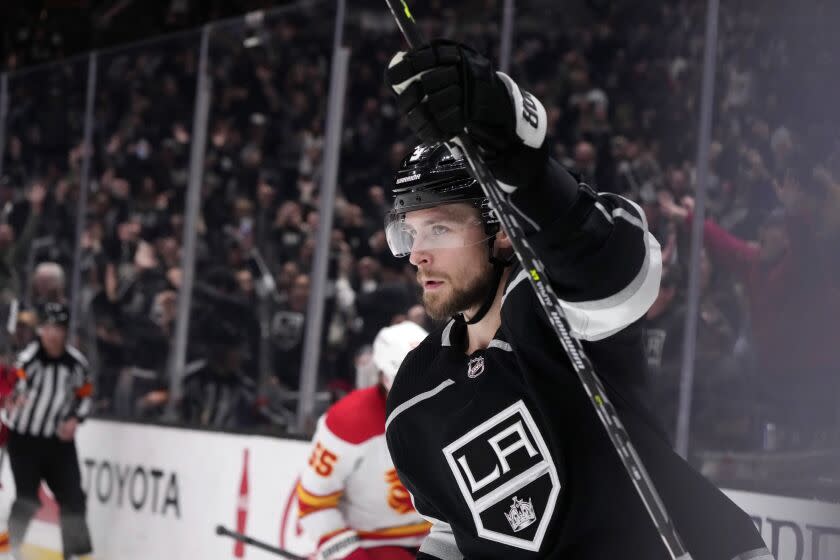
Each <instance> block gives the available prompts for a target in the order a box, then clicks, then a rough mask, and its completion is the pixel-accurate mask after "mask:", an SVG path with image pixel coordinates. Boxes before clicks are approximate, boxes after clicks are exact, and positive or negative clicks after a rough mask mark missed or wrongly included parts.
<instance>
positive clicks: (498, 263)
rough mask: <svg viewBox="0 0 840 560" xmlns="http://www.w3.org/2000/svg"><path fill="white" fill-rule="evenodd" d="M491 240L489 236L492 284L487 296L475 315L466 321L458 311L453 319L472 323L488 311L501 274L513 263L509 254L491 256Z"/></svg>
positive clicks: (494, 299)
mask: <svg viewBox="0 0 840 560" xmlns="http://www.w3.org/2000/svg"><path fill="white" fill-rule="evenodd" d="M493 241H494V238H493V237H491V238H490V239H489V245H490V257H489V258H490V263H492V265H493V284H492V286H491V288H490V290H489V291H488V292H487V296H486V297H485V298H484V303H482V304H481V307H479V308H478V311H476V313H475V315H474V316H473V318H472V319H470V320H469V321H467V320H466V319H465V318H464V314H463V313H458V314H457V315H454V316H453V317H452V318H453V319H455V320H456V321H457V322H459V323H464V324H465V325H474V324H476V323H478V322H479V321H481V320H482V319H483V318H484V316H485V315H487V312H488V311H490V307H492V306H493V302H494V301H496V293H497V292H498V291H499V283H500V282H501V281H502V275H503V274H504V272H505V269H506V268H507V267H509V266H510V265H512V264H513V259H514V258H515V257H514V256H511V257H510V258H508V259H506V260H505V259H499V258H496V257H494V256H493Z"/></svg>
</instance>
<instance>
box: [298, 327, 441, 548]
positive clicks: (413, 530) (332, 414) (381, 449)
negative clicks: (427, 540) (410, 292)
mask: <svg viewBox="0 0 840 560" xmlns="http://www.w3.org/2000/svg"><path fill="white" fill-rule="evenodd" d="M427 334H428V333H427V332H426V331H425V330H424V329H423V328H421V327H419V326H418V325H416V324H415V323H412V322H410V321H405V322H403V323H399V324H397V325H394V326H390V327H385V328H384V329H382V330H381V331H379V334H378V335H377V336H376V339H375V340H374V343H373V362H374V364H375V365H376V367H377V369H378V370H379V372H380V381H379V383H378V384H377V385H375V386H373V387H368V388H365V389H359V390H356V391H353V392H352V393H350V394H349V395H347V396H346V397H344V398H343V399H341V400H340V401H338V402H337V403H335V405H333V406H332V407H331V408H330V409H329V410H328V411H327V412H326V414H324V416H322V417H321V418H320V419H319V421H318V427H317V429H316V431H315V435H314V437H313V439H312V455H311V457H310V459H309V465H308V466H307V467H306V468H305V469H304V471H303V473H302V474H301V477H300V483H299V484H298V487H297V498H298V510H299V523H300V526H301V528H302V529H303V531H304V532H305V533H307V534H308V535H309V536H311V537H312V538H313V540H315V541H317V543H318V549H317V555H316V558H317V559H318V560H339V559H346V560H377V559H378V560H403V559H410V558H414V552H415V551H416V550H417V547H418V546H420V543H421V542H422V541H423V538H424V537H425V535H426V534H427V533H428V530H429V524H428V523H427V522H426V521H424V520H423V518H422V517H420V516H419V515H418V514H417V512H416V511H415V510H414V507H413V506H412V504H411V497H410V496H409V494H408V491H406V489H405V488H404V487H403V485H402V484H401V483H400V480H399V478H397V474H396V472H395V470H394V466H393V464H392V463H391V458H390V457H389V455H388V449H387V447H386V445H385V395H386V393H387V392H388V390H389V389H390V387H391V383H392V381H393V379H394V376H395V375H396V374H397V369H398V368H399V366H400V363H402V360H403V358H404V357H405V355H406V354H407V353H408V351H409V350H411V349H412V348H414V347H416V346H417V345H418V344H420V342H421V341H422V340H423V339H424V338H425V337H426V335H427Z"/></svg>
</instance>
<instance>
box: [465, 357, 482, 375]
mask: <svg viewBox="0 0 840 560" xmlns="http://www.w3.org/2000/svg"><path fill="white" fill-rule="evenodd" d="M482 373H484V356H478V357H476V358H473V359H472V360H470V363H469V364H467V377H469V378H470V379H475V378H476V377H478V376H479V375H481V374H482Z"/></svg>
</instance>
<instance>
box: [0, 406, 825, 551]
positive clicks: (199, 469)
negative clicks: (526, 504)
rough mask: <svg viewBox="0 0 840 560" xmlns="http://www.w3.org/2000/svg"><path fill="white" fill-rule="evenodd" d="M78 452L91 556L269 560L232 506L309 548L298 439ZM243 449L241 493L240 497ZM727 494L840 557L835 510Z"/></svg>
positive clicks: (41, 542) (251, 521)
mask: <svg viewBox="0 0 840 560" xmlns="http://www.w3.org/2000/svg"><path fill="white" fill-rule="evenodd" d="M78 447H79V460H80V462H81V470H82V481H83V484H84V487H85V490H86V491H87V494H88V520H89V522H90V526H91V531H92V533H93V540H94V546H95V548H96V551H95V552H96V558H97V560H148V559H149V558H154V559H156V560H182V559H188V560H190V559H196V560H198V559H201V560H232V559H234V558H247V559H253V560H263V559H264V560H268V559H276V558H277V556H274V555H272V554H270V553H267V552H263V551H260V550H258V549H256V548H253V547H247V548H246V549H245V550H244V555H240V554H237V551H236V550H235V548H234V542H233V541H232V540H231V539H229V538H223V537H218V536H216V535H215V527H216V525H219V524H222V525H225V526H226V527H228V528H230V529H234V530H235V529H236V528H237V512H238V510H239V509H240V506H241V510H243V511H246V512H247V514H246V515H247V518H246V522H245V527H244V530H245V532H246V533H247V534H248V535H250V536H252V537H254V538H257V539H259V540H262V541H265V542H268V543H269V544H271V545H273V546H279V545H280V543H281V536H280V534H281V530H282V529H281V525H282V524H283V520H284V514H286V518H287V520H290V522H287V523H286V527H285V535H284V538H283V545H284V547H285V548H286V549H287V550H289V551H290V552H295V553H297V554H301V555H305V554H306V553H308V552H310V551H311V544H310V543H306V542H303V541H301V540H300V539H299V538H296V536H295V531H294V516H295V512H294V511H293V510H292V511H290V512H287V511H286V507H287V504H288V503H289V502H290V497H291V493H292V491H293V488H294V485H295V481H296V478H297V473H298V472H299V470H300V468H301V467H302V466H303V465H304V464H305V462H306V459H307V454H308V444H307V443H306V442H303V441H294V440H283V439H277V438H268V437H262V436H245V435H232V434H223V433H214V432H205V431H197V430H185V429H177V428H164V427H158V426H146V425H142V424H125V423H118V422H107V421H99V420H90V421H88V422H86V423H85V424H84V425H83V426H82V427H81V428H80V430H79V435H78ZM246 452H247V455H248V468H247V474H248V496H247V498H243V499H240V485H241V481H242V476H243V470H244V463H245V461H244V458H245V454H246ZM2 484H3V488H2V490H0V508H2V510H0V515H3V516H4V517H5V516H7V515H8V511H9V506H10V504H11V499H12V497H13V496H14V494H13V491H14V483H13V481H12V477H11V472H10V470H9V468H8V462H6V468H4V469H3V472H2ZM144 486H145V491H144ZM726 492H727V494H728V495H729V496H730V497H731V498H732V499H733V500H734V501H735V502H736V503H738V504H739V505H740V506H741V507H742V508H743V509H744V510H745V511H747V513H749V514H750V515H752V516H753V519H754V520H755V521H756V523H757V524H759V525H760V527H761V532H762V536H763V537H764V539H765V541H767V544H768V546H770V547H773V546H775V547H776V549H775V550H773V552H774V553H776V554H777V560H838V559H840V505H831V504H824V503H819V502H809V501H806V500H794V499H789V498H781V497H776V496H769V495H763V494H755V493H748V492H740V491H729V490H727V491H726ZM712 538H713V537H712ZM27 540H28V541H30V542H31V543H32V544H34V545H38V546H40V547H44V548H51V549H53V550H55V548H56V547H57V545H58V542H59V540H58V528H57V526H56V525H55V522H54V521H51V520H50V519H49V517H47V518H45V519H42V520H39V521H36V523H35V526H34V527H33V529H32V530H30V532H29V534H28V536H27ZM800 552H801V556H800V554H799V553H800ZM814 553H815V554H814ZM44 558H47V556H45V557H44Z"/></svg>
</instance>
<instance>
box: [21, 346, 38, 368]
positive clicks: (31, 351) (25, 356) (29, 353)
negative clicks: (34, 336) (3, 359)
mask: <svg viewBox="0 0 840 560" xmlns="http://www.w3.org/2000/svg"><path fill="white" fill-rule="evenodd" d="M38 348H39V345H38V342H37V341H34V342H30V343H29V345H28V346H27V347H26V348H24V349H23V351H22V352H21V353H20V354H18V358H17V361H16V363H17V366H18V367H23V366H24V365H26V363H27V362H28V361H29V360H31V359H32V358H33V357H35V353H36V352H38Z"/></svg>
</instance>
